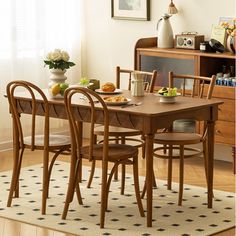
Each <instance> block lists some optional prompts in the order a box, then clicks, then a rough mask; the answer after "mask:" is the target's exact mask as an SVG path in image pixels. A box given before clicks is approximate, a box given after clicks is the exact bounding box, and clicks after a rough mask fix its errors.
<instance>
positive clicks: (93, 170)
mask: <svg viewBox="0 0 236 236" xmlns="http://www.w3.org/2000/svg"><path fill="white" fill-rule="evenodd" d="M95 167H96V161H95V160H93V161H92V165H91V170H90V175H89V180H88V184H87V188H90V187H91V184H92V181H93V176H94V172H95Z"/></svg>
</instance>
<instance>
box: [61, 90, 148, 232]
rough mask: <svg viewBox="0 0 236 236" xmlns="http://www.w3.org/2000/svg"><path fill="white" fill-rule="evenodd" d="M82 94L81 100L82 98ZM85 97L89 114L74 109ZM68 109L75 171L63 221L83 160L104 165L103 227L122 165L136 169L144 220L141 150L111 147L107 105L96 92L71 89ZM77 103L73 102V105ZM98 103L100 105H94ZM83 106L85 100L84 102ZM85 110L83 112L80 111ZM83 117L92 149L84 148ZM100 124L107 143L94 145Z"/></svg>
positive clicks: (72, 165)
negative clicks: (114, 180)
mask: <svg viewBox="0 0 236 236" xmlns="http://www.w3.org/2000/svg"><path fill="white" fill-rule="evenodd" d="M78 94H79V96H78ZM81 94H82V95H83V96H85V97H86V98H87V101H83V102H85V103H87V104H90V107H89V110H88V111H87V110H86V112H85V111H84V112H85V113H86V114H85V113H84V112H82V111H83V108H78V110H76V109H75V108H74V107H73V103H76V98H78V97H80V96H81ZM64 96H65V97H64V98H65V105H66V111H67V114H68V118H69V123H70V134H71V164H70V165H71V167H70V177H69V185H68V190H67V196H66V201H65V206H64V211H63V214H62V219H65V218H66V216H67V212H68V208H69V204H70V202H71V201H72V200H73V195H74V190H75V188H76V187H78V185H79V176H80V170H81V162H82V159H88V160H89V161H91V162H93V161H101V162H102V184H101V188H102V190H101V213H100V227H101V228H104V222H105V211H106V210H107V202H108V193H109V187H110V184H111V179H112V177H113V174H114V172H115V171H116V169H117V167H118V165H120V164H122V165H132V166H133V178H134V188H135V194H136V199H137V203H138V209H139V212H140V215H141V216H144V211H143V206H142V202H141V198H140V192H139V179H138V148H137V147H134V146H131V145H126V144H109V113H108V109H107V106H106V104H105V103H104V101H103V99H102V98H101V97H100V96H99V95H98V94H97V93H95V92H94V91H92V90H89V89H86V88H79V87H77V88H76V87H74V88H69V89H68V90H66V91H65V95H64ZM72 101H73V102H72ZM94 101H96V103H95V102H94ZM80 102H81V100H80ZM80 109H81V110H80ZM81 114H85V115H86V119H87V122H89V123H90V137H89V140H90V142H89V145H83V139H82V137H81V136H82V134H81V132H80V127H81V126H80V125H78V124H79V123H78V122H77V120H76V119H78V118H79V117H80V115H81ZM98 121H100V122H101V121H102V122H103V127H104V139H103V143H101V144H96V143H94V141H93V140H94V136H95V133H94V127H95V123H97V122H98ZM108 163H112V164H113V167H112V169H111V171H110V174H109V177H108Z"/></svg>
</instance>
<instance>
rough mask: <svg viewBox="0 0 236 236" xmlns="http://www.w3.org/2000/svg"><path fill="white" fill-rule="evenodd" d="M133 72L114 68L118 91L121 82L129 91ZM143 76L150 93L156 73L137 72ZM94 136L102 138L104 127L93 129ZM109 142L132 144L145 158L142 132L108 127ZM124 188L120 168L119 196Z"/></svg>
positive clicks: (123, 176) (123, 168)
mask: <svg viewBox="0 0 236 236" xmlns="http://www.w3.org/2000/svg"><path fill="white" fill-rule="evenodd" d="M133 72H134V70H127V69H121V68H120V67H119V66H117V67H116V87H117V88H118V89H120V88H121V84H122V82H124V84H125V85H126V86H127V85H128V87H127V89H128V90H130V89H131V78H132V73H133ZM139 72H141V73H143V74H144V75H145V79H144V82H146V83H145V84H144V90H145V91H146V92H149V93H152V92H153V90H154V85H155V82H156V79H157V71H156V70H153V72H146V71H139ZM95 134H96V136H104V127H103V126H98V127H96V128H95ZM140 135H141V138H135V136H140ZM109 141H115V142H116V143H118V142H121V143H122V144H125V143H126V142H127V141H131V142H134V146H135V147H141V148H142V156H143V158H144V156H145V144H144V139H143V138H142V132H141V131H139V130H134V129H126V128H121V127H114V126H110V128H109ZM95 165H96V162H95V161H94V162H92V167H91V172H90V177H89V181H88V185H87V187H88V188H89V187H90V186H91V183H92V180H93V175H94V171H95ZM115 179H117V176H115ZM124 186H125V166H122V180H121V194H124Z"/></svg>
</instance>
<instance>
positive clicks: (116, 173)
mask: <svg viewBox="0 0 236 236" xmlns="http://www.w3.org/2000/svg"><path fill="white" fill-rule="evenodd" d="M115 143H116V144H118V143H119V137H118V136H117V137H116V142H115ZM118 173H119V171H118V168H117V169H116V171H115V174H114V180H115V181H118Z"/></svg>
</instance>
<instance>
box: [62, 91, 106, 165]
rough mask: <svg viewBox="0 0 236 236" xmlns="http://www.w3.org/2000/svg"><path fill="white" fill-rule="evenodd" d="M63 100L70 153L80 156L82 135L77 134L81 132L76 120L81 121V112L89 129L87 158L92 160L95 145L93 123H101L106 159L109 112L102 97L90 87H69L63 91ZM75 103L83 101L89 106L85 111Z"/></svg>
mask: <svg viewBox="0 0 236 236" xmlns="http://www.w3.org/2000/svg"><path fill="white" fill-rule="evenodd" d="M81 95H82V96H84V97H85V99H83V100H82V99H80V98H81ZM64 101H65V106H66V111H67V115H68V119H69V125H70V134H71V155H72V156H75V157H77V158H79V157H80V147H81V146H82V145H83V137H82V135H79V134H81V130H80V125H78V124H79V123H78V121H82V118H81V116H82V114H84V115H85V116H86V121H87V122H88V125H90V127H88V128H89V130H90V135H89V159H90V160H93V147H94V145H95V143H94V139H95V135H94V127H95V124H96V123H103V125H104V136H103V160H104V161H107V158H108V140H109V135H108V134H109V114H108V109H107V105H106V104H105V102H104V101H103V99H102V98H101V97H100V96H99V95H98V94H97V93H96V92H94V91H92V90H90V89H87V88H82V87H71V88H68V89H67V90H66V91H65V94H64ZM76 103H85V104H86V105H88V104H89V107H86V111H84V110H83V109H84V108H83V107H82V108H75V106H74V104H76ZM76 109H77V110H76ZM80 109H81V110H80ZM87 109H88V110H87Z"/></svg>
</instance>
